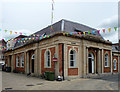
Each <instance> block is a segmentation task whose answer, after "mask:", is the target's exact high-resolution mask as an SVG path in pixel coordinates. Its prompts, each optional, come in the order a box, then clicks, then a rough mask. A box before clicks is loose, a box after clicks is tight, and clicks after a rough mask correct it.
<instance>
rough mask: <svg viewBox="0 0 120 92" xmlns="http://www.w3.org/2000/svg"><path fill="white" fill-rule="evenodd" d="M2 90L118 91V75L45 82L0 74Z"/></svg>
mask: <svg viewBox="0 0 120 92" xmlns="http://www.w3.org/2000/svg"><path fill="white" fill-rule="evenodd" d="M2 78H3V80H2V89H3V90H5V89H9V90H118V75H116V74H115V75H109V76H105V77H102V78H99V79H83V78H79V79H73V80H70V81H68V80H65V81H62V82H58V81H47V80H44V79H40V78H36V77H27V76H26V75H24V74H16V73H6V72H2Z"/></svg>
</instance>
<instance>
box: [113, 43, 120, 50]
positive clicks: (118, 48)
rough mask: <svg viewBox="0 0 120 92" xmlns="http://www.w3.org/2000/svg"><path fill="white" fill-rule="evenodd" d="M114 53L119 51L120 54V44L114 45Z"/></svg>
mask: <svg viewBox="0 0 120 92" xmlns="http://www.w3.org/2000/svg"><path fill="white" fill-rule="evenodd" d="M112 51H113V52H118V51H119V52H120V45H119V43H117V44H113V45H112Z"/></svg>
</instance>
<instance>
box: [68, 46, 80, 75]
mask: <svg viewBox="0 0 120 92" xmlns="http://www.w3.org/2000/svg"><path fill="white" fill-rule="evenodd" d="M71 48H72V47H71V46H68V48H67V67H68V76H72V75H78V68H69V50H70V49H71ZM74 49H75V50H76V51H77V52H76V53H78V48H77V47H74ZM76 62H77V61H76Z"/></svg>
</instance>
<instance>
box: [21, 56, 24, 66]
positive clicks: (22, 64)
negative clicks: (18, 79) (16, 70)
mask: <svg viewBox="0 0 120 92" xmlns="http://www.w3.org/2000/svg"><path fill="white" fill-rule="evenodd" d="M21 67H24V54H21Z"/></svg>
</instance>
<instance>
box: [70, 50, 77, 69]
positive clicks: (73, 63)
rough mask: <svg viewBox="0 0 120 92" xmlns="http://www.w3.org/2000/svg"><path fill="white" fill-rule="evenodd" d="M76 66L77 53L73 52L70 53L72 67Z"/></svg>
mask: <svg viewBox="0 0 120 92" xmlns="http://www.w3.org/2000/svg"><path fill="white" fill-rule="evenodd" d="M75 66H76V51H75V50H71V51H70V67H75Z"/></svg>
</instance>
